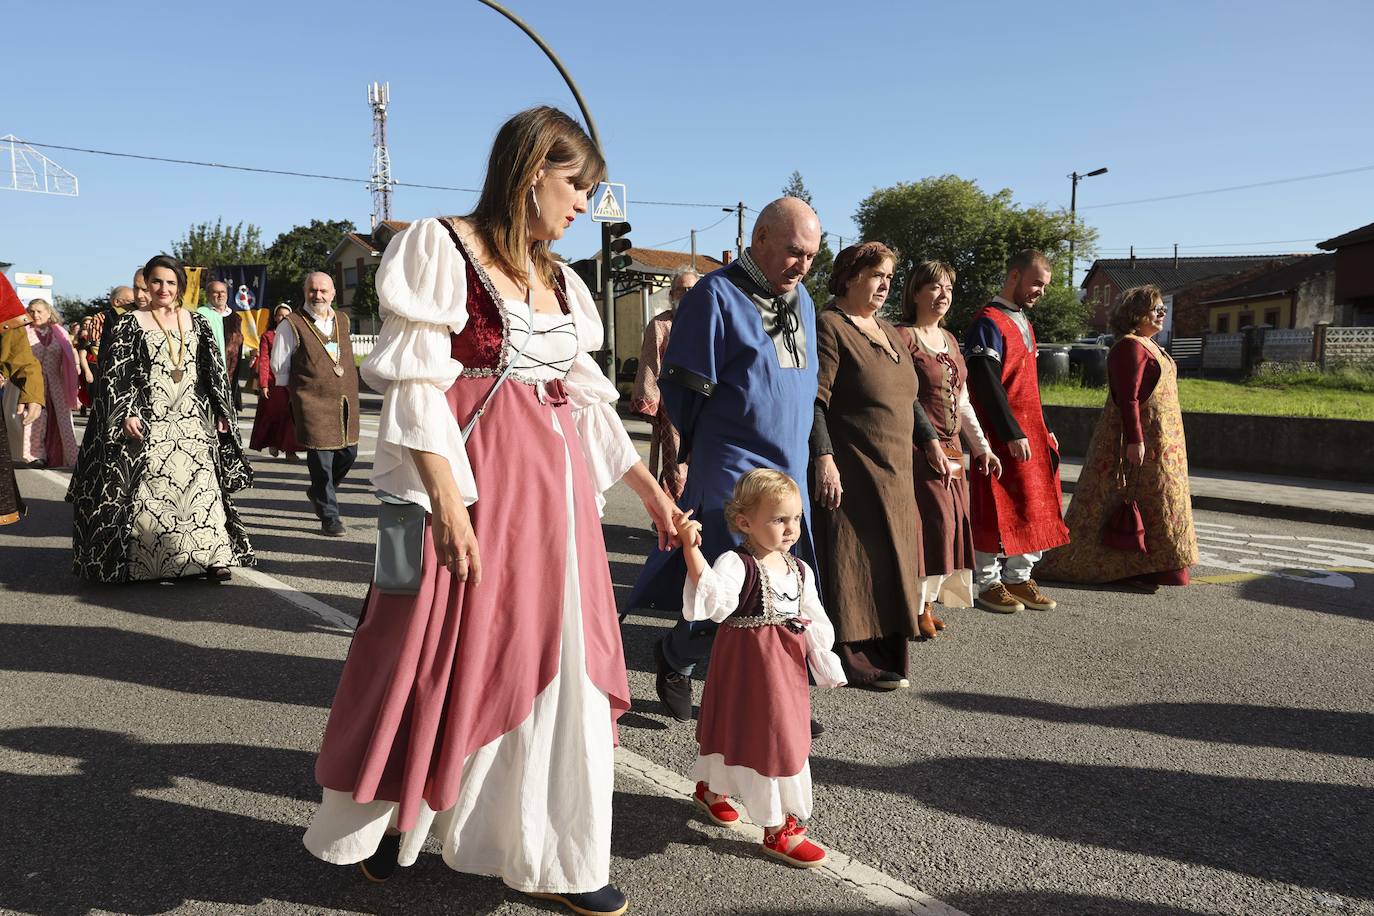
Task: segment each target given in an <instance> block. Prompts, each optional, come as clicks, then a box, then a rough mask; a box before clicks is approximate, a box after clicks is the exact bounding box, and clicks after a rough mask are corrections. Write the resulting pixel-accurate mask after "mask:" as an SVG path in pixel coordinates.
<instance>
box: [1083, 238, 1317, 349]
mask: <svg viewBox="0 0 1374 916" xmlns="http://www.w3.org/2000/svg"><path fill="white" fill-rule="evenodd" d="M1295 257H1298V256H1297V255H1274V254H1266V255H1226V256H1219V257H1181V258H1173V257H1168V258H1135V257H1132V258H1099V259H1098V260H1096V261H1094V262H1093V266H1092V267H1090V268H1089V269H1088V273H1087V275H1086V276H1085V277H1084V278H1083V282H1082V283H1081V284H1080V286H1081V287H1082V289H1083V290H1084V291H1085V294H1084V298H1085V300H1086V301H1087V303H1088V305H1089V306H1090V307H1091V309H1092V311H1091V313H1090V316H1089V318H1088V323H1089V325H1091V326H1092V327H1093V328H1094V329H1097V330H1099V331H1105V330H1106V329H1107V312H1108V310H1109V309H1110V308H1111V306H1112V305H1113V304H1115V303H1116V302H1117V300H1118V299H1119V298H1120V296H1121V294H1122V293H1123V292H1125V291H1126V290H1128V289H1130V288H1131V287H1133V286H1143V285H1145V284H1151V283H1152V284H1154V285H1155V286H1157V287H1159V291H1160V292H1161V293H1163V294H1164V295H1165V296H1170V295H1173V294H1174V293H1177V292H1179V291H1181V290H1184V289H1186V288H1188V287H1190V286H1193V285H1195V284H1198V283H1202V282H1206V281H1210V280H1213V279H1215V278H1218V277H1230V276H1235V275H1236V274H1240V273H1243V272H1245V271H1248V270H1253V269H1254V268H1256V267H1264V268H1269V267H1272V266H1274V262H1275V261H1276V260H1277V261H1285V260H1289V259H1292V258H1295ZM1179 333H1184V332H1183V331H1179Z"/></svg>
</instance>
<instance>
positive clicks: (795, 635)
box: [678, 469, 845, 868]
mask: <svg viewBox="0 0 1374 916" xmlns="http://www.w3.org/2000/svg"><path fill="white" fill-rule="evenodd" d="M690 515H691V513H690V512H688V513H684V514H682V515H680V516H679V517H678V532H679V534H680V535H681V536H682V540H683V552H684V554H685V556H686V560H687V585H686V587H685V588H684V590H683V604H682V614H683V616H684V617H686V618H687V619H688V620H713V621H715V622H717V623H723V624H724V625H723V626H722V627H721V628H720V630H719V631H718V632H717V633H716V638H715V645H714V646H713V647H712V649H711V670H710V674H709V675H708V676H707V679H706V690H705V692H704V693H703V694H702V697H701V716H700V719H699V720H698V723H697V744H698V745H699V746H700V749H699V751H698V754H697V762H696V764H695V765H694V766H693V767H692V772H691V776H692V778H694V779H696V780H697V785H696V792H695V793H694V794H693V799H694V800H695V802H696V804H697V805H698V806H699V807H701V808H702V809H704V810H705V811H706V813H707V814H708V815H709V816H710V817H711V820H713V821H714V822H715V823H717V824H720V825H722V826H727V825H729V824H733V823H734V822H735V821H737V820H739V812H738V811H737V810H735V808H734V806H733V805H732V804H731V802H730V799H729V796H731V795H733V796H735V797H737V798H738V799H739V800H740V801H741V802H742V803H743V804H744V807H745V809H746V810H747V812H748V814H749V817H750V819H751V820H753V821H754V822H755V823H757V824H760V825H762V826H763V827H764V831H763V852H764V854H765V855H768V856H772V857H773V858H775V859H781V860H782V861H784V862H786V863H787V864H788V865H794V866H796V867H798V868H815V867H816V866H817V865H820V864H821V863H823V862H824V861H825V857H826V855H825V850H824V849H822V848H821V847H819V846H817V845H816V844H815V843H813V842H811V841H810V840H808V839H807V838H806V837H805V836H804V835H803V834H805V832H806V828H805V827H803V826H801V825H800V824H798V821H799V820H803V821H804V820H806V819H807V818H808V817H810V816H811V767H810V764H808V763H807V759H806V758H807V757H808V755H809V754H810V753H811V695H810V693H809V691H808V688H807V677H806V668H807V662H808V661H809V662H810V663H811V672H812V674H813V676H814V677H815V679H816V683H817V684H818V685H819V686H821V687H840V686H843V684H844V683H845V680H844V673H843V670H842V668H841V667H840V660H839V658H838V657H837V656H836V655H835V654H834V653H833V652H831V651H830V647H831V646H832V645H834V643H835V630H834V628H833V627H831V625H830V621H829V619H827V618H826V616H825V610H824V609H823V608H822V607H821V601H820V597H819V596H818V595H817V593H816V580H815V576H814V575H813V574H812V572H811V570H810V569H808V568H807V566H806V564H805V563H803V562H801V561H800V560H797V559H796V558H794V557H793V556H792V555H791V554H790V553H788V550H789V549H790V548H791V547H792V545H793V544H795V543H796V541H797V537H798V535H799V534H800V532H801V519H802V505H801V491H800V490H799V489H798V488H797V484H796V483H795V482H794V481H793V480H792V478H790V477H788V476H787V475H786V474H783V473H780V472H778V471H771V470H762V469H760V470H754V471H750V472H749V473H748V474H745V475H744V476H743V477H742V478H740V480H739V483H737V484H736V485H735V492H734V496H733V498H732V499H731V500H730V502H729V503H727V504H726V506H725V518H726V521H727V523H728V524H729V525H730V527H731V528H732V529H733V530H735V531H738V532H739V533H740V534H742V535H744V544H743V545H741V546H740V547H737V548H736V549H734V550H730V551H727V552H725V553H723V554H721V556H720V558H719V559H718V560H716V562H715V565H714V566H708V565H707V563H706V557H705V556H704V555H703V554H702V552H701V547H700V544H701V538H700V530H701V525H700V524H699V523H697V522H695V521H692V520H691V519H690Z"/></svg>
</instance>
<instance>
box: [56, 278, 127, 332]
mask: <svg viewBox="0 0 1374 916" xmlns="http://www.w3.org/2000/svg"><path fill="white" fill-rule="evenodd" d="M113 292H114V287H113V286H112V287H110V290H109V292H107V293H106V294H105V295H103V296H96V297H95V298H94V299H82V298H80V297H79V296H55V297H54V302H53V307H54V308H56V309H57V313H58V314H59V315H61V316H62V323H63V324H64V325H69V324H71V323H72V322H73V321H80V320H81V319H82V318H85V317H86V316H87V315H94V314H95V313H96V312H99V311H103V310H104V309H106V308H108V307H109V305H110V293H113Z"/></svg>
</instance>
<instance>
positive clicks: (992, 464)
mask: <svg viewBox="0 0 1374 916" xmlns="http://www.w3.org/2000/svg"><path fill="white" fill-rule="evenodd" d="M973 469H974V470H975V471H977V472H978V473H979V474H982V475H983V476H984V477H986V476H988V475H989V474H991V475H992V476H993V477H1001V476H1002V459H1001V458H998V457H997V456H996V455H994V454H993V453H992V452H983V454H981V455H974V456H973Z"/></svg>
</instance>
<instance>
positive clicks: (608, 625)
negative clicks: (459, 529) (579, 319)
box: [315, 377, 809, 831]
mask: <svg viewBox="0 0 1374 916" xmlns="http://www.w3.org/2000/svg"><path fill="white" fill-rule="evenodd" d="M491 384H492V380H491V379H490V378H483V377H478V378H460V379H459V380H458V381H457V382H456V383H455V384H454V386H453V387H452V388H451V389H449V392H448V400H449V405H450V407H451V408H452V409H453V411H454V415H455V416H456V417H457V418H459V421H460V422H462V421H465V420H466V419H467V418H468V417H469V416H470V415H471V414H472V412H473V410H474V409H475V407H476V404H477V403H478V402H479V401H480V400H481V399H482V398H483V397H484V396H485V395H486V393H487V391H488V390H490V388H491ZM549 389H550V390H549V396H548V397H547V398H546V401H547V403H541V402H540V400H539V398H538V397H537V396H536V393H535V389H534V388H533V387H532V386H530V385H526V384H523V383H520V382H517V381H515V380H511V381H509V382H507V383H506V384H505V385H503V386H502V388H501V390H500V391H499V392H498V393H497V394H496V396H495V397H494V398H493V399H492V402H491V404H489V405H488V407H487V410H486V413H485V415H484V416H483V418H482V420H481V421H480V422H479V423H478V424H477V426H476V428H475V429H474V431H473V434H472V436H471V438H469V439H468V442H467V452H468V459H469V461H470V463H471V465H472V471H473V476H474V478H475V479H476V482H477V492H478V500H477V502H476V503H474V504H473V505H472V506H470V507H469V510H468V511H469V514H470V516H471V518H472V524H473V528H474V531H475V532H476V535H477V542H478V546H479V549H480V551H481V554H480V555H481V563H482V582H481V584H480V585H478V586H475V587H468V586H467V585H466V584H464V583H460V582H459V581H458V580H457V579H456V578H454V577H453V576H452V575H451V573H450V571H449V570H448V569H447V568H445V567H441V566H439V565H438V564H437V562H436V560H435V556H434V548H433V544H432V542H431V540H430V534H429V531H428V529H427V530H426V534H425V545H424V560H423V564H422V581H421V587H420V591H419V593H418V594H417V595H383V594H381V593H380V592H378V591H376V590H373V591H372V592H371V594H370V596H369V598H368V602H367V606H366V608H365V612H364V617H363V621H362V623H361V624H360V626H359V627H358V630H357V632H356V633H355V634H354V637H353V645H352V648H351V649H350V650H349V654H348V660H347V661H346V662H345V664H344V670H343V675H342V677H341V678H340V682H339V689H338V692H337V694H336V696H335V699H334V705H333V707H332V709H331V710H330V714H329V723H328V725H327V726H326V728H325V734H324V741H323V743H322V746H321V748H320V756H319V759H318V761H317V763H316V766H315V776H316V780H317V781H318V782H319V784H320V785H322V786H324V787H325V788H329V789H334V790H337V791H340V792H347V793H350V794H351V796H352V798H353V799H354V801H356V802H359V803H362V804H366V803H368V802H371V801H375V800H378V799H381V800H385V801H391V802H396V803H397V804H398V805H399V810H398V812H397V824H396V826H397V827H398V828H399V829H400V830H402V831H407V830H410V829H411V828H412V827H414V825H415V822H416V818H417V815H418V814H419V812H420V807H421V805H420V803H421V802H422V801H423V802H425V803H426V804H428V806H429V807H430V808H431V809H432V810H434V811H445V810H447V809H449V808H450V807H452V806H453V804H454V803H455V801H456V800H457V798H458V792H459V788H460V782H461V776H462V772H463V763H464V761H465V760H466V759H467V757H468V755H469V754H471V753H472V752H473V751H475V750H477V749H478V748H479V747H482V746H483V745H486V744H488V743H489V742H491V741H493V740H494V739H496V738H498V737H500V736H501V735H504V734H506V733H507V732H510V731H511V730H513V729H514V728H515V727H516V726H518V725H519V724H520V723H522V722H524V721H525V720H526V719H527V718H528V717H529V715H530V713H531V711H532V709H533V706H534V701H535V698H536V697H537V696H538V695H539V694H540V693H541V692H542V691H543V690H544V689H545V688H546V687H547V686H548V685H549V684H550V683H551V682H552V680H553V678H554V676H555V674H557V673H558V667H559V650H560V627H561V625H562V600H563V583H564V581H565V576H564V572H565V570H564V566H565V563H566V561H567V553H568V551H567V540H568V526H569V525H572V526H574V536H575V539H576V543H577V560H576V561H577V574H578V582H579V584H580V585H579V587H580V590H581V611H582V619H583V632H584V636H585V645H586V670H587V675H588V677H589V678H590V679H591V681H592V683H593V684H595V685H596V687H597V688H598V689H600V690H601V691H602V692H604V693H605V694H606V695H607V696H608V697H609V699H610V707H611V715H612V717H613V718H615V717H618V716H619V715H620V714H621V713H623V712H624V711H625V710H627V709H629V707H630V688H629V682H628V679H627V677H626V673H625V658H624V653H623V650H622V648H621V642H620V628H619V623H618V621H617V617H616V606H615V596H614V592H613V590H612V586H611V577H610V566H609V563H608V561H607V559H606V546H605V541H604V540H603V537H602V534H601V519H600V516H599V513H598V509H597V503H596V494H595V492H594V488H593V486H592V478H591V476H590V474H589V472H588V470H587V467H586V463H585V460H584V459H583V457H582V453H581V449H580V448H577V447H568V448H566V449H565V444H564V440H563V439H562V437H561V436H560V435H559V434H558V432H557V431H556V430H555V428H554V424H553V416H551V414H554V413H556V414H557V417H558V420H559V425H560V427H561V428H562V429H564V430H569V431H571V430H573V429H575V428H576V427H575V424H574V422H573V417H572V409H571V408H570V406H569V405H568V404H567V402H566V401H565V400H563V399H562V397H561V387H560V386H558V385H557V384H556V383H555V384H551V385H550V386H549ZM575 445H576V443H570V446H575ZM568 460H571V462H572V467H571V472H572V480H573V505H574V517H573V518H568V517H567V510H566V503H567V499H566V494H567V490H566V483H565V481H566V476H565V471H566V465H565V462H567V461H568ZM808 735H809V732H808Z"/></svg>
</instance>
